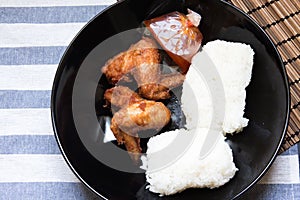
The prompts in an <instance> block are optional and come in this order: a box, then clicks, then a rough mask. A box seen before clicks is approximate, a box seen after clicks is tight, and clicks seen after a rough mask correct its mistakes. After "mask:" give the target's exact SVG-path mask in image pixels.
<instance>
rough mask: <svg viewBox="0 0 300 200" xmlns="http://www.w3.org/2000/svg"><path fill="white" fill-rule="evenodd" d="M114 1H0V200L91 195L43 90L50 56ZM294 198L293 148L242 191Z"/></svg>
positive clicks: (298, 192)
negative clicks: (70, 161)
mask: <svg viewBox="0 0 300 200" xmlns="http://www.w3.org/2000/svg"><path fill="white" fill-rule="evenodd" d="M113 3H115V0H75V1H74V0H26V1H21V0H0V35H1V39H0V194H1V195H0V199H95V198H96V197H95V195H94V194H93V193H91V192H90V191H89V190H87V189H86V188H85V187H84V186H83V185H82V184H81V183H80V182H79V180H78V179H77V178H76V177H75V176H74V174H73V173H72V172H71V170H70V169H69V168H68V166H67V164H66V163H65V162H64V160H63V158H62V156H61V153H60V151H59V149H58V146H57V144H56V141H55V138H54V136H53V130H52V125H51V119H50V109H49V107H50V94H51V87H52V82H53V78H54V75H55V71H56V69H57V65H58V62H59V60H60V58H61V56H62V54H63V53H64V51H65V49H66V47H67V45H68V44H69V43H70V41H71V40H72V39H73V37H74V36H75V35H76V33H77V32H78V31H79V30H80V29H81V28H82V27H83V26H84V24H85V23H86V22H87V21H89V20H90V19H91V18H92V17H94V16H95V15H96V14H97V13H99V12H100V11H101V10H103V9H104V8H106V7H107V6H108V5H111V4H113ZM247 196H249V199H280V198H282V199H300V180H299V156H298V149H297V147H296V146H294V147H292V148H291V149H290V150H288V151H287V152H285V153H284V154H282V155H280V156H279V157H278V158H277V159H276V161H275V163H274V164H273V166H272V168H271V169H270V171H269V172H268V173H267V174H266V176H265V177H264V178H263V179H262V180H261V181H260V184H258V185H256V186H255V187H254V189H253V190H251V191H249V192H248V194H247V195H246V198H247Z"/></svg>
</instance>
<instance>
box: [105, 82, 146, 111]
mask: <svg viewBox="0 0 300 200" xmlns="http://www.w3.org/2000/svg"><path fill="white" fill-rule="evenodd" d="M104 98H105V99H106V101H108V102H109V103H110V104H111V105H114V106H117V107H119V108H122V107H126V106H127V105H129V104H132V103H135V102H139V101H141V100H143V99H142V98H141V97H140V96H139V95H138V94H137V93H135V92H134V91H132V90H131V89H129V88H128V87H124V86H115V87H113V88H110V89H107V90H106V91H105V93H104Z"/></svg>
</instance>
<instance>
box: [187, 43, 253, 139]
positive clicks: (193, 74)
mask: <svg viewBox="0 0 300 200" xmlns="http://www.w3.org/2000/svg"><path fill="white" fill-rule="evenodd" d="M253 57H254V51H253V50H252V48H251V47H250V45H246V44H242V43H235V42H226V41H221V40H215V41H212V42H208V43H207V44H206V45H205V46H204V47H203V49H202V51H201V52H199V53H197V54H196V55H195V56H194V57H193V59H192V64H191V66H190V69H189V72H188V73H187V75H186V80H185V82H184V84H183V96H182V109H183V110H184V113H185V115H186V118H187V128H188V129H193V128H195V127H197V126H199V127H202V128H212V129H216V130H219V129H220V128H221V129H222V131H223V134H224V135H225V134H227V133H229V134H232V133H234V132H240V131H241V130H242V129H243V128H244V127H246V126H247V125H248V119H247V118H245V117H244V109H245V104H246V102H245V100H246V90H245V89H246V87H247V86H248V85H249V82H250V79H251V74H252V66H253Z"/></svg>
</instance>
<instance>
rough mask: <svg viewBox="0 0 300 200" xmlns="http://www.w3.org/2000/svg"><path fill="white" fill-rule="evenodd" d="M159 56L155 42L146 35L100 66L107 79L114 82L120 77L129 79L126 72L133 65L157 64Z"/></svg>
mask: <svg viewBox="0 0 300 200" xmlns="http://www.w3.org/2000/svg"><path fill="white" fill-rule="evenodd" d="M159 62H160V56H159V52H158V49H157V46H156V43H155V42H154V41H153V40H152V39H150V38H147V37H143V38H142V39H141V40H140V41H138V42H137V43H135V44H133V45H131V46H130V48H129V49H128V50H127V51H125V52H121V53H119V54H118V55H116V56H115V57H113V58H112V59H110V60H108V61H107V63H106V64H105V65H104V67H103V68H102V72H103V73H104V74H105V75H106V77H107V79H108V81H109V82H110V83H112V84H116V83H117V82H118V81H119V80H120V79H121V78H123V79H124V80H125V81H129V80H128V77H126V74H127V73H129V72H130V71H131V70H132V69H133V68H134V67H137V66H140V65H142V64H147V65H152V64H159Z"/></svg>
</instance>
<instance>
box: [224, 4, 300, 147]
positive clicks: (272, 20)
mask: <svg viewBox="0 0 300 200" xmlns="http://www.w3.org/2000/svg"><path fill="white" fill-rule="evenodd" d="M228 2H229V3H232V4H233V5H235V6H236V7H238V8H240V9H241V10H243V11H244V12H246V13H247V14H248V15H250V17H252V18H253V19H254V20H255V21H256V22H257V23H258V24H259V25H260V26H261V27H262V28H263V29H264V30H265V31H266V32H267V34H268V35H269V36H270V37H271V39H272V40H273V42H274V44H275V45H276V47H277V49H278V51H279V53H280V55H281V57H282V59H283V62H284V65H285V67H286V71H287V74H288V77H289V86H290V93H291V108H290V109H291V115H290V121H289V126H288V129H287V134H286V136H285V139H284V141H283V144H282V146H281V149H280V152H283V151H285V150H287V149H288V148H289V147H291V146H293V145H294V144H296V143H297V142H299V141H300V134H299V129H300V110H299V108H300V106H299V104H300V0H228Z"/></svg>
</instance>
